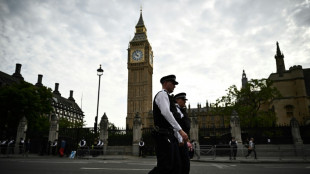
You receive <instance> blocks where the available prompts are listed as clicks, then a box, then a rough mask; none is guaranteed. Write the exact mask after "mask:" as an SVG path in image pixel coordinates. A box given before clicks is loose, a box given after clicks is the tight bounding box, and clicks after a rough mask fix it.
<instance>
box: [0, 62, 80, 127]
mask: <svg viewBox="0 0 310 174" xmlns="http://www.w3.org/2000/svg"><path fill="white" fill-rule="evenodd" d="M21 66H22V65H21V64H16V69H15V73H14V74H13V75H9V74H6V73H4V72H1V71H0V87H3V86H6V85H11V84H13V83H19V82H20V81H24V78H23V76H22V74H21ZM42 78H43V75H41V74H39V75H38V82H37V83H36V84H35V86H38V87H40V86H43V84H42ZM58 87H59V84H58V83H56V84H55V90H54V91H53V98H52V103H51V104H52V107H53V111H54V113H55V114H56V116H57V118H66V119H68V120H69V121H70V122H83V117H84V114H83V111H82V109H81V108H80V107H79V106H78V105H77V103H75V100H74V98H73V91H70V96H69V98H64V97H62V96H61V94H60V92H59V91H58Z"/></svg>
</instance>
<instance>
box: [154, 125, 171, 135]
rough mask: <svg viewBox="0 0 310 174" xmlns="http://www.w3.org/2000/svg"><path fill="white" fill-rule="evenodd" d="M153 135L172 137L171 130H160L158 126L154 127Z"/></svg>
mask: <svg viewBox="0 0 310 174" xmlns="http://www.w3.org/2000/svg"><path fill="white" fill-rule="evenodd" d="M152 133H153V135H174V131H173V129H172V128H160V127H158V126H155V127H154V130H153V132H152Z"/></svg>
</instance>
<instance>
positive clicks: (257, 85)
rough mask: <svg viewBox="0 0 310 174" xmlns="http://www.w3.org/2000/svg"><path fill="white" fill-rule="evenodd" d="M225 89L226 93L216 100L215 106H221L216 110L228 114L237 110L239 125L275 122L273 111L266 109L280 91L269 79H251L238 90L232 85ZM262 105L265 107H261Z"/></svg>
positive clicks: (269, 124) (270, 123) (265, 124)
mask: <svg viewBox="0 0 310 174" xmlns="http://www.w3.org/2000/svg"><path fill="white" fill-rule="evenodd" d="M226 91H227V94H226V95H225V96H222V97H221V98H219V99H217V101H216V105H217V106H223V107H221V108H222V109H217V111H218V112H222V114H225V115H230V114H231V113H232V111H233V110H235V111H237V113H238V115H239V117H240V123H241V126H251V127H252V126H259V125H264V126H271V125H273V124H274V123H275V122H276V116H275V113H274V112H273V111H272V110H271V109H268V104H269V102H270V101H272V100H273V99H274V98H276V97H279V96H280V93H279V91H278V90H277V89H276V88H275V87H273V86H272V81H271V80H269V79H252V80H251V81H249V82H248V83H247V85H246V87H245V88H241V89H240V90H239V89H238V88H237V87H236V86H235V85H232V86H230V87H229V88H228V89H227V90H226ZM262 106H267V108H264V109H262Z"/></svg>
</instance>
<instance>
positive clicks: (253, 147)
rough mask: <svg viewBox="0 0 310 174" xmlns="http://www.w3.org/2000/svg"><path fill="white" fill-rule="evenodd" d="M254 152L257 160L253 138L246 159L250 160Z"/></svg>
mask: <svg viewBox="0 0 310 174" xmlns="http://www.w3.org/2000/svg"><path fill="white" fill-rule="evenodd" d="M252 151H253V152H254V159H257V156H256V150H255V143H254V138H251V139H250V141H249V148H248V154H247V155H246V156H245V158H248V156H249V155H250V154H251V153H252Z"/></svg>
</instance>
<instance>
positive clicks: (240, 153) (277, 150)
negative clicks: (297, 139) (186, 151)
mask: <svg viewBox="0 0 310 174" xmlns="http://www.w3.org/2000/svg"><path fill="white" fill-rule="evenodd" d="M197 150H198V151H199V152H200V156H201V157H204V158H209V159H216V158H218V157H227V158H228V159H229V158H230V157H231V155H232V149H231V148H230V146H229V145H228V144H226V145H201V146H200V149H197ZM255 152H256V155H257V158H264V159H277V160H283V159H304V160H307V159H310V146H308V145H302V146H297V147H295V146H294V145H256V147H255ZM247 154H248V149H247V148H246V147H238V150H237V156H236V157H237V158H239V159H240V158H243V159H245V158H246V157H245V156H246V155H247ZM248 158H254V152H251V154H250V155H249V157H248Z"/></svg>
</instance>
